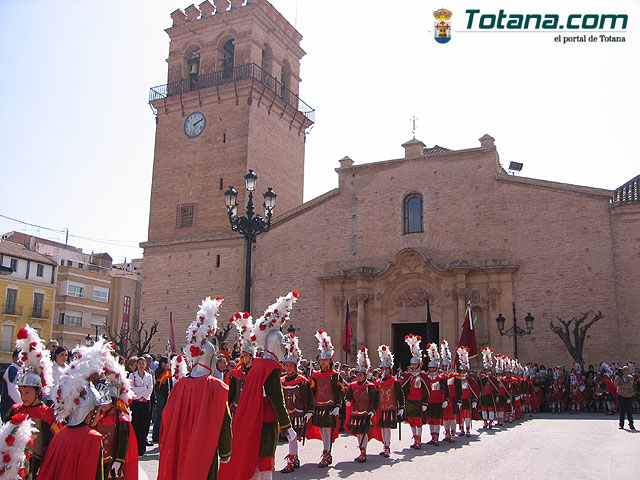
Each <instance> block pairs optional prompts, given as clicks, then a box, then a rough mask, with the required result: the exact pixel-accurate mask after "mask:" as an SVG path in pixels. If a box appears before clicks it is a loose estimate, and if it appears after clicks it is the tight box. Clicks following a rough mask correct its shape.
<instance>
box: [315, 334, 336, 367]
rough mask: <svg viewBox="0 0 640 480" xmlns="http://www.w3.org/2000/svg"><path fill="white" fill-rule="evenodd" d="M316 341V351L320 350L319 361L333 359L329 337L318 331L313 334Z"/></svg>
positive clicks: (332, 349)
mask: <svg viewBox="0 0 640 480" xmlns="http://www.w3.org/2000/svg"><path fill="white" fill-rule="evenodd" d="M315 337H316V340H318V350H320V360H323V359H329V360H331V359H332V358H333V352H334V348H333V344H332V343H331V337H330V336H329V334H328V333H327V332H325V331H324V330H322V329H321V328H320V329H318V331H316V333H315Z"/></svg>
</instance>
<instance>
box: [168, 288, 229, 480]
mask: <svg viewBox="0 0 640 480" xmlns="http://www.w3.org/2000/svg"><path fill="white" fill-rule="evenodd" d="M222 303H223V300H222V298H220V297H216V298H215V300H214V299H211V298H210V297H207V298H206V299H205V300H204V301H203V302H202V304H201V305H200V307H199V310H198V314H197V315H196V319H195V320H194V321H193V322H192V323H191V325H190V326H189V329H188V330H187V341H188V342H189V344H188V347H189V348H188V349H185V353H186V355H187V356H188V357H189V358H190V360H191V361H192V364H193V368H192V369H191V373H190V374H189V375H188V376H186V377H183V378H181V379H180V381H179V382H177V383H176V384H175V385H174V387H173V389H172V390H171V394H170V395H169V399H168V400H167V404H166V406H165V407H164V410H163V412H162V425H161V427H160V442H159V448H160V461H159V464H158V480H193V479H200V478H201V479H207V480H211V479H216V478H218V458H220V463H221V464H224V463H225V462H228V461H229V457H230V456H231V415H230V414H229V408H228V405H227V396H228V393H229V390H228V387H227V385H226V384H225V383H223V382H222V381H220V380H219V379H218V378H216V377H214V376H213V371H212V370H213V369H214V368H215V362H216V359H217V358H216V357H217V355H216V354H217V351H216V349H215V348H214V346H213V345H212V344H211V342H209V340H208V338H209V336H210V335H214V334H215V332H216V328H217V324H218V322H217V318H216V317H217V316H218V310H219V309H220V307H221V306H222ZM174 368H176V370H178V374H179V371H180V367H179V365H178V364H176V365H174ZM174 374H175V372H174Z"/></svg>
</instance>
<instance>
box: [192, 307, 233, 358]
mask: <svg viewBox="0 0 640 480" xmlns="http://www.w3.org/2000/svg"><path fill="white" fill-rule="evenodd" d="M223 303H224V300H223V299H222V298H220V297H216V298H215V299H212V298H211V297H207V298H205V299H204V300H203V301H202V303H201V304H200V306H199V307H198V313H197V314H196V319H195V320H194V321H193V322H191V325H189V328H188V329H187V349H186V351H185V353H186V355H187V358H188V359H189V360H190V361H193V359H194V358H197V357H199V356H201V355H202V353H203V351H202V346H203V345H204V343H205V342H206V341H207V339H208V338H209V336H210V335H213V334H214V333H216V329H217V328H218V310H220V307H221V306H222V304H223Z"/></svg>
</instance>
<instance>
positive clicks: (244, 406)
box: [158, 358, 282, 480]
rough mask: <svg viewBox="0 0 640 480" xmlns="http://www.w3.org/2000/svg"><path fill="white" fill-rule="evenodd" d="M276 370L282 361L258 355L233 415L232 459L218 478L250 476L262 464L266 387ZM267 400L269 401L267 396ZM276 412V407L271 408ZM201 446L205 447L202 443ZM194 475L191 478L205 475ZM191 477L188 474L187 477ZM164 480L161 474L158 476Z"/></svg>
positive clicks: (235, 479) (238, 479) (231, 479)
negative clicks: (261, 447) (260, 459)
mask: <svg viewBox="0 0 640 480" xmlns="http://www.w3.org/2000/svg"><path fill="white" fill-rule="evenodd" d="M274 370H282V367H280V364H279V363H278V362H276V361H275V360H272V359H266V358H257V359H255V360H254V361H253V366H252V367H251V370H250V371H249V373H248V374H247V376H246V379H245V382H244V386H243V387H242V395H240V402H239V403H238V408H237V410H236V412H239V413H240V414H238V413H237V414H236V415H235V417H234V418H233V425H232V433H233V447H232V448H233V451H232V453H231V459H230V460H229V463H223V464H221V465H220V471H219V473H218V478H220V479H225V480H249V479H250V478H251V477H252V476H253V474H254V473H255V471H256V467H257V466H258V461H259V458H260V457H259V456H258V451H259V449H260V440H261V438H262V424H263V423H264V422H265V418H264V417H265V410H266V409H265V408H264V401H265V399H264V397H263V387H264V383H265V382H266V381H267V378H268V377H269V375H271V373H272V372H273V371H274ZM266 400H267V402H268V401H269V400H268V399H266ZM271 411H272V412H273V409H271ZM274 419H275V415H274ZM200 450H202V448H201V447H200ZM205 477H206V473H205V475H204V476H191V477H188V478H189V480H194V479H198V478H205ZM185 478H187V477H185ZM158 480H160V477H158ZM167 480H169V479H168V478H167Z"/></svg>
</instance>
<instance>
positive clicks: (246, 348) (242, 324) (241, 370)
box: [226, 312, 256, 416]
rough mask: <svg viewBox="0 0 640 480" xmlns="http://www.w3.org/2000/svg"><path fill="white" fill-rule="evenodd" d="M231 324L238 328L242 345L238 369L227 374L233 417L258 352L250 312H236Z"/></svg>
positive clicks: (230, 321)
mask: <svg viewBox="0 0 640 480" xmlns="http://www.w3.org/2000/svg"><path fill="white" fill-rule="evenodd" d="M229 323H233V324H234V325H235V326H236V329H237V330H238V342H239V343H240V362H239V363H238V366H237V367H236V368H234V369H233V370H231V371H230V372H229V373H228V374H227V378H226V382H227V385H229V408H230V410H231V415H232V416H233V414H234V413H235V411H236V408H237V407H238V402H239V401H240V393H242V386H243V385H244V381H245V378H246V376H247V374H248V373H249V370H251V366H252V364H253V357H255V354H256V351H255V347H254V341H255V337H254V336H253V319H252V318H251V315H250V314H249V312H244V313H240V312H236V314H235V315H233V316H232V317H231V318H229Z"/></svg>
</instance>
